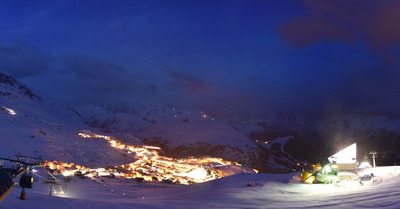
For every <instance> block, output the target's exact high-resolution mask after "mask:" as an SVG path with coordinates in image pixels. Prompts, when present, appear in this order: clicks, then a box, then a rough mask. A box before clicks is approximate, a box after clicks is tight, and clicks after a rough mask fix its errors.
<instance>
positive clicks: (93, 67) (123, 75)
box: [62, 55, 137, 93]
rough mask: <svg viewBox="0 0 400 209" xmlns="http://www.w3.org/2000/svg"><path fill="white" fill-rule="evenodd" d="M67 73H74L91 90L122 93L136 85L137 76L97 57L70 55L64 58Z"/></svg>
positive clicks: (64, 69)
mask: <svg viewBox="0 0 400 209" xmlns="http://www.w3.org/2000/svg"><path fill="white" fill-rule="evenodd" d="M63 65H64V68H63V69H62V71H64V72H65V73H73V74H74V75H75V76H76V77H78V78H79V79H80V80H81V81H82V82H84V83H85V84H86V85H87V86H88V87H90V88H91V90H94V91H101V92H110V93H121V92H127V91H131V90H132V88H134V86H136V82H137V77H135V76H134V75H133V74H132V73H130V72H129V71H128V70H127V69H125V68H123V67H122V66H120V65H116V64H112V63H107V62H104V61H101V60H99V59H95V58H89V57H85V56H77V55H70V56H67V57H65V58H64V59H63Z"/></svg>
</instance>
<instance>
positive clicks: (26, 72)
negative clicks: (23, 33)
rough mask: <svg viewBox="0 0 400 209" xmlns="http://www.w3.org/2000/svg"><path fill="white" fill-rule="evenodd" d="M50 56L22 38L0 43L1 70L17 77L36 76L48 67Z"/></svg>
mask: <svg viewBox="0 0 400 209" xmlns="http://www.w3.org/2000/svg"><path fill="white" fill-rule="evenodd" d="M51 62H52V60H51V58H50V57H49V56H47V55H45V54H44V53H43V52H42V51H41V50H39V49H38V48H36V47H34V46H32V45H30V44H28V43H26V42H25V41H23V40H16V41H14V42H12V43H10V44H4V45H0V66H1V68H2V71H5V72H8V73H11V74H13V75H14V76H15V77H17V78H24V77H29V76H37V75H39V74H41V73H43V72H44V71H46V70H48V69H49V66H50V65H51V64H50V63H51Z"/></svg>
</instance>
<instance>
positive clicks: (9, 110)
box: [3, 107, 17, 115]
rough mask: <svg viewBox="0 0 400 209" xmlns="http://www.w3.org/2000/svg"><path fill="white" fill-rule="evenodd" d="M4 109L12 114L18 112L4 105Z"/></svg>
mask: <svg viewBox="0 0 400 209" xmlns="http://www.w3.org/2000/svg"><path fill="white" fill-rule="evenodd" d="M3 109H4V110H6V111H7V113H8V114H10V115H16V114H17V112H15V110H13V109H10V108H7V107H3Z"/></svg>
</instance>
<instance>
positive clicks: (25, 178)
mask: <svg viewBox="0 0 400 209" xmlns="http://www.w3.org/2000/svg"><path fill="white" fill-rule="evenodd" d="M32 184H33V176H32V175H29V174H23V175H22V176H21V178H20V179H19V185H20V186H21V187H22V188H32Z"/></svg>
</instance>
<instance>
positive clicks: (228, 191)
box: [1, 166, 400, 209]
mask: <svg viewBox="0 0 400 209" xmlns="http://www.w3.org/2000/svg"><path fill="white" fill-rule="evenodd" d="M363 172H364V173H375V176H376V178H379V179H381V180H380V181H377V182H376V183H372V184H370V185H361V184H359V183H355V184H349V185H340V186H335V185H325V184H304V183H301V182H299V181H298V179H299V173H292V174H237V175H234V176H230V177H226V178H222V179H218V180H214V181H211V182H206V183H202V184H194V185H189V186H183V185H171V184H160V183H159V184H145V183H138V182H136V181H134V180H120V179H108V178H105V179H96V180H90V179H79V178H77V177H74V178H72V180H71V181H70V182H69V183H65V182H63V185H64V191H65V194H64V195H62V196H48V188H49V186H48V185H45V184H42V182H41V181H42V180H40V179H39V182H36V183H35V184H34V188H33V189H30V190H28V191H27V199H26V200H25V201H22V200H19V199H17V197H18V196H19V192H20V189H19V188H14V190H13V192H12V193H11V194H10V195H9V196H8V197H7V198H6V199H5V200H4V201H3V202H2V203H1V208H3V209H11V208H32V209H36V208H49V207H56V208H60V209H63V208H66V209H67V208H68V209H73V208H117V209H119V208H158V209H161V208H185V209H186V208H399V207H400V201H399V199H400V191H399V190H398V188H399V187H400V176H399V173H400V170H399V169H398V168H395V167H393V166H392V167H377V168H369V169H368V170H361V171H360V173H363ZM102 180H103V181H102ZM247 183H251V184H252V185H253V186H250V187H249V186H247ZM111 191H113V192H111Z"/></svg>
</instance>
